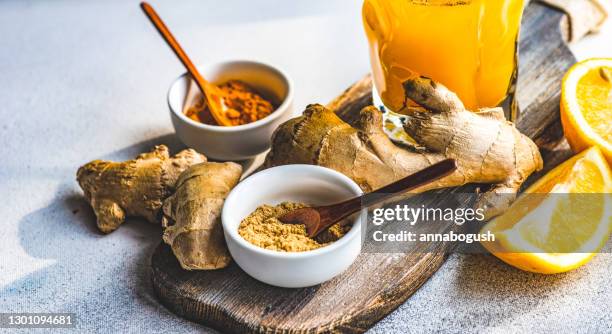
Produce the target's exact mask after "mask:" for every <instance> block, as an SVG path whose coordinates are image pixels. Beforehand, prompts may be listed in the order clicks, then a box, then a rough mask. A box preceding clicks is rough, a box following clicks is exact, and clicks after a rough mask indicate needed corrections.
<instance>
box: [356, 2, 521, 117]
mask: <svg viewBox="0 0 612 334" xmlns="http://www.w3.org/2000/svg"><path fill="white" fill-rule="evenodd" d="M523 5H524V0H454V1H451V0H365V1H364V4H363V19H364V26H365V30H366V34H367V36H368V40H369V44H370V59H371V62H372V73H373V76H374V83H375V85H376V89H377V91H378V93H379V94H380V97H381V98H382V101H383V102H384V104H385V105H386V106H387V107H388V108H390V109H391V110H392V111H396V112H401V111H402V106H404V105H405V98H404V91H403V88H402V82H404V81H405V80H406V79H407V78H409V77H411V76H414V75H423V76H426V77H429V78H432V79H434V80H436V81H439V82H441V83H443V84H444V85H445V86H447V87H448V88H449V89H450V90H452V91H454V92H456V93H457V95H459V97H460V98H461V100H462V101H463V103H464V104H465V106H466V107H467V108H468V109H472V110H475V109H477V108H481V107H494V106H497V105H499V104H500V103H501V102H502V101H503V100H504V99H505V98H506V97H507V95H508V93H509V90H510V88H511V86H513V84H512V82H513V81H514V79H515V78H516V77H515V75H516V71H517V57H516V56H517V41H518V34H519V27H520V22H521V17H522V13H523Z"/></svg>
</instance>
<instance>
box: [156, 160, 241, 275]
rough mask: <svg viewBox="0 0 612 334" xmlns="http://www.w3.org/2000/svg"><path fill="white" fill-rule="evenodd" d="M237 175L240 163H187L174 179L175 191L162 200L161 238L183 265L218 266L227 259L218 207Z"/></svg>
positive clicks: (218, 267)
mask: <svg viewBox="0 0 612 334" xmlns="http://www.w3.org/2000/svg"><path fill="white" fill-rule="evenodd" d="M241 175H242V167H241V166H240V165H238V164H236V163H233V162H226V163H214V162H205V163H201V164H197V165H194V166H191V167H190V168H189V169H187V170H186V171H185V172H183V173H182V174H181V176H180V177H179V179H178V181H177V182H176V191H175V193H174V194H173V195H172V196H170V197H169V198H168V199H167V200H166V201H164V205H163V214H164V217H163V219H162V225H163V226H164V227H165V229H164V236H163V239H164V242H165V243H167V244H168V245H170V246H171V247H172V251H173V252H174V255H175V256H176V258H177V259H178V261H179V263H180V264H181V267H183V269H187V270H194V269H196V270H210V269H220V268H224V267H226V266H227V265H228V264H229V263H230V261H231V257H230V254H229V252H228V250H227V247H226V245H225V240H224V237H223V227H222V226H221V209H222V208H223V203H224V201H225V198H226V197H227V195H228V194H229V192H230V190H232V189H233V188H234V187H235V186H236V184H237V183H238V181H239V180H240V176H241Z"/></svg>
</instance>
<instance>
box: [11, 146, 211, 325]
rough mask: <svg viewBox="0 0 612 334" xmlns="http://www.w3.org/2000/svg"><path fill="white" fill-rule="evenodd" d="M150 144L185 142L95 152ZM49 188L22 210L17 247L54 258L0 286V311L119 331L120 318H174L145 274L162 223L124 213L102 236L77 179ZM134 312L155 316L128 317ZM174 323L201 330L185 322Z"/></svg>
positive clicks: (133, 151)
mask: <svg viewBox="0 0 612 334" xmlns="http://www.w3.org/2000/svg"><path fill="white" fill-rule="evenodd" d="M157 144H165V145H167V146H169V148H170V150H171V152H177V151H178V150H180V149H182V148H184V146H183V145H182V144H181V143H180V142H179V141H178V139H176V138H175V137H174V135H168V136H163V137H160V138H156V139H152V140H149V141H146V142H142V143H138V144H135V145H133V146H130V147H127V148H124V149H122V150H119V151H116V152H113V153H111V154H107V155H105V156H104V157H101V158H103V159H117V160H120V159H128V158H131V157H133V156H135V155H137V154H138V153H141V152H143V151H146V150H148V149H150V148H151V147H153V146H154V145H157ZM75 172H76V170H75ZM56 193H57V195H56V197H55V199H54V200H53V201H52V202H51V203H50V204H49V205H48V206H46V207H44V208H41V209H38V210H36V211H33V212H31V213H29V214H27V215H26V216H24V217H23V218H22V219H21V220H20V221H19V227H18V238H19V243H20V246H21V247H22V249H23V251H25V252H26V253H27V254H28V255H29V256H31V257H33V258H36V259H41V260H51V261H55V262H54V263H51V262H50V263H51V264H50V265H48V266H47V267H44V268H42V269H39V270H36V271H35V272H33V273H30V274H28V275H26V276H24V277H21V278H18V279H17V280H16V281H14V282H12V283H10V284H8V285H7V286H5V287H2V288H1V289H0V296H2V300H1V302H2V303H3V304H4V305H11V308H12V309H11V310H5V311H4V312H6V311H15V312H17V311H21V312H36V311H38V312H72V313H76V314H77V317H80V318H81V319H80V320H79V323H80V324H83V326H85V327H84V328H88V329H92V330H95V329H96V328H97V329H100V330H102V329H103V330H105V331H107V330H111V329H112V328H109V327H105V325H106V326H111V327H112V326H118V327H117V328H116V329H117V330H118V331H119V332H123V331H125V329H126V327H125V326H126V323H127V322H129V323H130V324H131V326H135V328H143V322H144V323H145V324H148V323H149V322H151V321H152V322H159V323H160V326H161V324H162V322H164V321H165V322H168V323H170V322H172V319H174V320H175V321H174V322H176V318H175V317H176V316H174V315H172V314H171V313H170V312H169V311H167V310H166V309H165V308H164V307H163V306H161V304H159V303H158V302H157V301H156V300H155V297H154V295H153V289H152V286H151V283H150V277H149V275H150V259H151V254H152V253H153V251H154V249H155V247H156V246H157V245H158V244H159V242H160V241H161V232H162V231H161V228H160V227H159V226H155V225H153V224H150V223H148V222H146V221H143V220H139V219H128V221H126V222H125V223H124V224H123V225H122V226H121V227H120V228H119V229H118V230H117V231H115V232H113V233H111V234H108V235H104V234H102V233H101V232H99V231H98V229H97V227H96V217H95V215H94V213H93V210H92V209H91V207H90V206H89V203H88V202H87V201H86V200H85V198H84V197H83V195H82V192H81V191H80V189H79V188H78V185H77V184H76V181H72V180H71V181H67V182H64V183H62V184H60V185H59V186H58V189H57V192H56ZM133 304H136V305H133ZM130 309H133V310H132V312H129V310H130ZM138 314H139V315H141V316H144V315H147V317H148V318H150V317H151V316H152V317H154V319H152V320H151V319H148V318H147V317H145V318H143V319H137V318H136V319H131V318H130V317H136V315H138ZM164 319H165V320H164ZM174 322H172V323H173V324H174V325H177V324H176V323H174ZM98 326H99V328H98ZM178 326H179V327H180V326H186V327H185V328H183V329H185V330H186V329H188V328H190V329H192V330H193V329H198V330H202V327H201V326H200V325H197V324H193V323H189V322H185V321H180V322H179V324H178ZM145 327H147V326H145ZM79 328H83V327H79Z"/></svg>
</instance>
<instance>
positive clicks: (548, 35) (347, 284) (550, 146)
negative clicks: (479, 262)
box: [151, 3, 575, 333]
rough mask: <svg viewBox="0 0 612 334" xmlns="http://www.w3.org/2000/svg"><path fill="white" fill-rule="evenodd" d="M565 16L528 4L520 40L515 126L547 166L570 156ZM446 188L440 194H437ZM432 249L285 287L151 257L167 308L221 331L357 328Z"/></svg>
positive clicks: (364, 260) (401, 295) (372, 319)
mask: <svg viewBox="0 0 612 334" xmlns="http://www.w3.org/2000/svg"><path fill="white" fill-rule="evenodd" d="M563 16H564V15H563V14H562V13H561V12H558V11H556V10H553V9H551V8H548V7H545V6H543V5H541V4H538V3H532V4H530V5H529V7H528V9H527V10H526V13H525V17H524V20H523V32H522V38H521V43H520V49H521V53H520V69H519V73H520V77H519V86H518V92H519V94H518V100H519V104H520V107H521V110H522V112H521V116H520V118H519V120H518V122H517V125H518V127H519V129H520V130H521V131H522V132H523V133H525V134H527V135H529V136H530V137H532V138H534V139H535V141H536V143H537V144H538V145H539V147H540V149H541V152H542V154H543V157H544V160H545V165H546V166H545V170H549V169H550V168H552V167H554V166H556V165H557V164H559V163H560V162H562V161H563V160H565V159H566V158H568V157H569V156H570V155H571V152H570V151H569V147H568V146H567V144H566V143H565V141H564V140H563V134H562V130H561V124H560V120H559V112H558V110H559V92H560V84H561V78H562V76H563V74H564V73H565V71H566V70H567V69H568V68H569V67H570V66H571V65H572V64H573V63H574V62H575V59H574V57H573V56H572V54H571V53H570V51H569V50H568V48H567V46H566V45H565V43H564V42H563V39H562V34H561V31H560V22H561V21H562V20H563ZM361 85H362V86H361V87H357V88H356V89H357V90H359V89H363V90H364V91H368V90H369V81H366V82H361ZM364 88H365V89H364ZM369 103H371V101H370V98H369V94H361V95H360V96H359V98H357V99H355V100H354V101H352V102H351V103H350V105H345V106H344V107H343V108H341V112H340V114H341V116H342V117H343V118H344V119H345V120H350V119H351V115H352V114H353V113H355V112H357V111H358V110H359V109H361V107H362V106H363V105H366V104H369ZM544 172H545V171H543V172H541V173H544ZM541 173H540V174H538V175H534V176H533V177H532V178H531V182H533V180H534V179H537V178H538V177H539V176H540V175H542V174H541ZM471 190H473V187H472V188H471ZM450 192H452V190H444V191H441V195H440V196H444V194H448V193H450ZM438 228H439V227H438ZM450 228H452V227H451V226H448V227H447V229H450ZM429 247H430V249H433V250H434V251H429V252H426V251H423V252H418V251H416V252H413V253H409V254H388V253H384V254H378V253H363V254H361V255H360V256H359V258H358V259H357V261H356V262H355V263H354V264H353V265H352V266H351V267H350V268H349V269H348V270H347V271H346V272H345V273H343V274H342V275H340V276H339V277H336V278H335V279H333V280H331V281H329V282H326V283H324V284H321V285H319V286H315V287H310V288H304V289H282V288H276V287H272V286H269V285H266V284H263V283H260V282H258V281H256V280H255V279H253V278H251V277H249V276H248V275H247V274H245V273H244V272H243V271H242V270H241V269H240V268H239V267H238V266H236V265H235V264H232V265H230V266H229V267H228V268H226V269H223V270H218V271H199V272H198V271H193V272H189V271H185V270H183V269H181V268H180V266H179V264H178V262H177V261H176V259H175V258H174V256H173V254H172V252H171V251H170V249H169V247H168V246H166V245H164V244H161V245H160V246H159V247H158V248H157V250H156V251H155V253H154V254H153V257H152V260H151V268H152V275H151V277H152V281H153V286H154V289H155V293H156V294H157V296H158V298H159V300H160V301H161V302H162V304H164V305H165V306H166V307H167V308H168V309H170V310H171V311H172V312H174V313H176V314H177V315H179V316H182V317H185V318H187V319H190V320H193V321H196V322H199V323H202V324H205V325H208V326H211V327H214V328H216V329H219V330H221V331H227V332H232V333H233V332H260V333H262V332H266V333H271V332H274V333H276V332H283V333H315V332H317V333H318V332H347V333H361V332H364V331H366V330H367V329H368V328H370V327H371V326H372V325H373V324H374V323H376V322H377V321H378V320H380V319H381V318H383V317H384V316H386V315H387V314H388V313H389V312H391V311H393V310H394V309H395V308H396V307H397V306H399V305H400V304H401V303H403V302H404V301H405V300H406V299H407V298H408V297H410V295H412V294H413V293H414V292H415V291H416V290H417V289H418V288H419V287H420V286H421V285H422V284H423V283H424V282H425V281H426V280H427V279H428V278H429V277H430V276H431V275H432V274H433V273H435V272H436V270H437V269H438V268H439V267H440V266H441V265H442V263H444V260H445V258H446V255H445V254H446V253H448V252H449V251H450V249H447V247H449V246H448V245H445V244H430V245H429Z"/></svg>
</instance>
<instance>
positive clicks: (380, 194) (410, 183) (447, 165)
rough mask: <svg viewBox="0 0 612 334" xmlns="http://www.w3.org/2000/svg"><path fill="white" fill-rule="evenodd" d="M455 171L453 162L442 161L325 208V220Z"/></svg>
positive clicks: (344, 216)
mask: <svg viewBox="0 0 612 334" xmlns="http://www.w3.org/2000/svg"><path fill="white" fill-rule="evenodd" d="M456 169H457V165H456V163H455V160H453V159H446V160H442V161H440V162H438V163H435V164H433V165H431V166H429V167H427V168H425V169H422V170H420V171H418V172H416V173H414V174H411V175H408V176H406V177H405V178H403V179H401V180H398V181H395V182H393V183H391V184H389V185H387V186H384V187H382V188H380V189H378V190H375V191H373V192H370V193H367V194H364V195H361V196H359V197H355V198H352V199H350V200H348V201H345V202H342V203H338V204H335V205H333V206H329V207H326V209H327V210H326V213H327V218H328V219H330V220H331V221H339V220H341V219H344V218H346V217H348V216H350V215H352V214H353V213H355V212H357V211H359V210H361V209H362V208H364V207H366V208H367V207H370V206H373V205H375V204H378V203H380V202H383V201H385V200H387V199H389V198H391V197H395V196H397V195H399V194H401V193H405V192H407V191H409V190H412V189H415V188H418V187H420V186H423V185H426V184H428V183H431V182H434V181H436V180H438V179H441V178H443V177H445V176H447V175H449V174H451V173H453V172H454V171H455V170H456Z"/></svg>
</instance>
